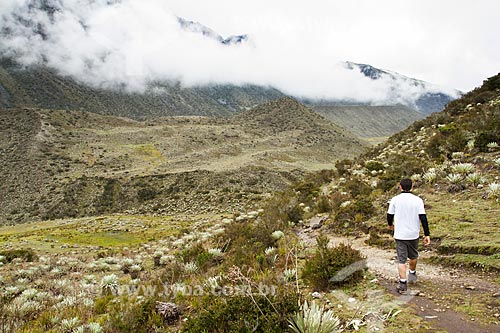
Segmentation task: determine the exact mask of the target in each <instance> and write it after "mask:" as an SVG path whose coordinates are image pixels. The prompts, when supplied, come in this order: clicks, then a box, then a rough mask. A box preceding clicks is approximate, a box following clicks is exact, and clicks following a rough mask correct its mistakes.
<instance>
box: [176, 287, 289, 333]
mask: <svg viewBox="0 0 500 333" xmlns="http://www.w3.org/2000/svg"><path fill="white" fill-rule="evenodd" d="M280 289H283V290H282V291H280ZM296 311H298V294H297V293H296V292H295V291H293V290H288V289H286V288H283V287H282V288H278V293H277V294H276V295H274V296H273V295H267V296H264V295H253V296H252V297H250V296H249V295H236V296H233V297H222V296H220V297H213V296H209V297H205V298H203V300H202V302H201V304H200V305H199V306H198V309H197V313H196V315H193V316H190V317H189V319H188V321H187V322H186V325H185V326H184V329H183V332H190V333H197V332H248V333H250V332H262V333H267V332H284V331H286V329H287V326H288V321H287V320H288V318H289V316H291V315H292V314H293V313H295V312H296Z"/></svg>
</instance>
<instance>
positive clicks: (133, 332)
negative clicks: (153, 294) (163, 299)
mask: <svg viewBox="0 0 500 333" xmlns="http://www.w3.org/2000/svg"><path fill="white" fill-rule="evenodd" d="M106 313H107V314H108V315H109V317H108V318H109V319H108V322H107V323H106V326H107V327H105V329H104V331H105V332H123V333H127V332H130V333H148V332H158V331H160V329H162V328H164V326H165V323H164V319H163V317H162V316H161V315H160V314H158V313H157V310H156V301H155V300H154V299H152V298H144V299H143V300H136V299H128V298H126V297H123V298H121V299H116V300H115V301H114V302H110V303H108V307H107V311H106Z"/></svg>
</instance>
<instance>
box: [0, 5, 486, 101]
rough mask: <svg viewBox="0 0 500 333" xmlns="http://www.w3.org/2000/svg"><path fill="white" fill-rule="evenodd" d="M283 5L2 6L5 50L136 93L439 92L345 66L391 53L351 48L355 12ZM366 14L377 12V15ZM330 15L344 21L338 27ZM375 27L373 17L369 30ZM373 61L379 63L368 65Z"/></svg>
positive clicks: (404, 97) (376, 96)
mask: <svg viewBox="0 0 500 333" xmlns="http://www.w3.org/2000/svg"><path fill="white" fill-rule="evenodd" d="M183 1H184V0H183ZM267 3H268V2H267ZM364 3H368V2H364ZM277 4H278V5H283V6H282V7H280V6H278V5H276V4H275V5H272V4H269V5H268V7H270V8H271V9H270V10H267V11H266V10H265V9H264V8H266V6H265V4H264V3H263V2H262V1H256V2H255V5H253V4H252V5H250V3H247V4H246V5H245V6H246V7H248V8H246V7H245V6H243V5H242V7H239V8H235V7H234V2H227V1H215V3H214V4H208V3H203V4H199V2H198V4H195V3H194V2H193V1H188V0H185V1H184V2H176V1H164V0H142V1H140V0H122V1H119V0H115V1H111V0H45V1H41V0H38V1H35V0H2V3H1V4H0V15H1V20H0V29H1V31H2V35H3V36H2V39H1V41H0V50H1V51H2V52H3V53H4V54H5V55H8V56H12V57H14V58H15V59H17V60H18V61H19V62H20V63H21V64H23V65H26V66H29V65H35V64H39V63H42V62H43V63H45V64H46V65H47V66H50V67H52V68H55V69H57V70H58V71H59V72H60V73H61V74H63V75H70V76H72V77H74V78H75V79H77V80H80V81H82V82H85V83H87V84H90V85H93V86H96V87H104V88H114V87H117V86H119V87H123V88H125V89H128V90H130V91H144V90H145V89H147V87H148V85H149V84H150V83H152V82H158V81H165V80H167V81H180V82H181V84H182V85H184V86H196V85H204V84H211V83H217V84H224V83H230V84H235V85H242V84H258V85H267V86H273V87H276V88H278V89H280V90H282V91H284V92H286V93H289V94H292V95H295V96H301V97H308V98H326V99H353V100H358V101H365V102H372V103H375V104H384V103H387V101H391V102H402V103H404V102H406V101H409V100H414V99H415V98H416V97H418V96H419V94H422V93H423V92H424V91H428V90H429V89H431V90H435V91H439V90H441V88H439V87H437V86H425V87H424V86H414V85H413V84H412V83H411V82H409V81H408V82H406V81H404V80H402V81H401V80H399V81H398V83H397V84H398V85H400V87H402V88H403V89H399V90H397V91H395V89H394V88H395V86H394V85H395V82H394V80H393V79H392V78H391V77H390V76H386V77H384V78H382V79H381V80H371V79H369V78H367V77H365V76H363V75H361V74H360V73H359V72H357V71H353V70H348V69H346V67H345V64H344V63H342V62H341V61H342V60H345V59H347V60H354V61H360V62H364V60H363V59H362V57H361V56H360V55H359V54H361V53H362V52H361V51H360V52H359V54H354V53H352V52H349V47H352V48H353V49H356V47H358V46H359V45H358V46H356V47H354V46H353V45H357V44H363V43H365V44H367V45H368V47H369V48H375V47H376V44H377V43H381V45H382V47H385V46H386V45H385V44H384V43H385V42H384V41H383V40H382V39H381V41H377V40H372V39H370V35H369V33H368V32H366V40H356V41H353V36H359V35H360V31H359V29H360V27H358V26H356V25H354V24H352V23H350V22H349V21H348V18H349V17H353V14H357V13H355V12H354V11H355V10H356V8H355V6H352V5H350V6H349V7H348V8H347V10H349V11H351V12H348V13H347V14H348V15H339V14H338V12H341V11H342V10H346V7H341V6H338V5H329V6H331V7H328V8H322V7H321V6H319V7H318V8H317V7H316V6H314V5H307V6H305V5H293V4H290V5H289V6H286V5H287V4H288V2H287V3H283V2H282V1H278V2H277ZM210 6H212V7H210ZM194 8H198V10H193V9H194ZM224 8H226V9H227V14H230V15H229V16H228V17H230V18H229V19H226V20H224V19H221V17H224V15H222V14H221V12H222V11H223V10H224ZM325 9H328V10H325ZM365 9H371V10H373V11H375V12H376V13H378V12H379V9H378V8H377V7H376V6H374V5H370V6H368V7H366V6H365ZM399 9H400V8H399ZM399 9H398V5H396V3H395V8H393V10H392V11H389V12H388V13H387V14H386V15H394V16H393V17H392V19H393V20H392V21H390V22H393V23H401V24H407V25H408V23H405V22H406V21H405V20H404V18H405V17H397V16H396V15H395V14H396V13H397V12H398V10H399ZM174 10H175V12H174ZM191 12H192V13H194V16H197V15H198V16H200V18H201V19H204V18H205V19H206V20H207V22H203V21H202V20H200V21H201V23H203V24H207V25H210V24H211V23H213V24H214V25H215V26H214V27H213V28H214V30H216V31H218V29H219V28H220V30H221V31H222V32H223V33H224V34H225V36H224V37H227V35H228V34H236V33H248V34H249V35H250V40H249V41H248V42H246V43H242V44H239V45H233V46H229V47H228V46H226V45H222V44H221V43H220V42H218V41H216V40H214V39H210V38H207V37H205V36H203V35H201V34H199V33H193V32H189V31H186V30H183V29H182V28H181V27H180V25H179V23H178V20H177V15H183V16H184V15H187V14H189V13H191ZM204 14H205V16H204ZM329 15H332V16H333V17H335V18H336V19H338V21H335V20H333V22H332V20H331V19H330V18H329ZM344 16H346V17H347V18H342V17H344ZM362 17H368V18H370V16H369V15H368V16H366V15H362ZM186 18H187V19H197V17H194V18H193V17H186ZM389 19H390V18H389ZM376 21H377V22H378V20H376V18H374V17H371V18H370V19H369V20H368V23H374V22H376ZM357 22H358V21H357ZM378 23H380V25H381V26H377V27H376V28H374V29H375V30H378V31H385V32H386V33H387V31H388V30H391V29H394V27H390V24H389V23H388V21H387V20H381V21H380V22H378ZM410 25H411V24H410ZM231 27H234V30H237V31H234V30H233V31H231ZM364 27H367V25H364ZM381 29H382V30H381ZM422 38H424V37H422ZM387 48H388V50H390V48H389V47H387ZM360 50H361V49H360ZM387 57H388V58H393V57H395V56H394V54H388V55H387ZM370 59H375V60H376V59H379V58H377V56H371V57H367V60H370ZM397 60H398V61H399V62H400V63H403V60H401V59H397ZM366 62H368V61H366ZM380 63H384V62H383V61H380ZM395 63H398V62H397V61H396V62H395ZM410 66H411V64H410ZM402 67H404V66H402ZM388 68H390V67H388ZM444 70H445V71H446V70H447V71H450V70H449V69H448V68H444ZM410 74H412V73H411V71H410ZM415 74H418V71H415ZM492 74H494V73H492ZM403 91H404V93H402V92H403ZM449 92H451V91H449ZM405 104H406V103H405Z"/></svg>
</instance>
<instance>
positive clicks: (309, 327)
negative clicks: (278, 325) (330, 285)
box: [289, 301, 341, 333]
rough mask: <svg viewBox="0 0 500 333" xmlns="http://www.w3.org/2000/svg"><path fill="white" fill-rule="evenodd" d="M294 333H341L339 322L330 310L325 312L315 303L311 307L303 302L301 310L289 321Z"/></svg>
mask: <svg viewBox="0 0 500 333" xmlns="http://www.w3.org/2000/svg"><path fill="white" fill-rule="evenodd" d="M289 322H290V324H289V327H290V328H291V329H292V331H293V332H295V333H336V332H341V328H340V320H339V318H338V317H336V316H335V315H334V313H333V311H332V310H325V308H324V307H321V306H319V305H318V304H317V303H316V302H315V301H312V302H311V305H309V304H308V303H307V301H304V305H303V306H302V307H301V310H300V311H299V312H297V313H296V314H295V316H293V318H292V319H291V320H290V321H289Z"/></svg>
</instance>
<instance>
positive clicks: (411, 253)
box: [396, 238, 419, 264]
mask: <svg viewBox="0 0 500 333" xmlns="http://www.w3.org/2000/svg"><path fill="white" fill-rule="evenodd" d="M418 241H419V239H418V238H417V239H413V240H400V239H396V253H397V255H398V263H400V264H406V260H407V259H408V258H409V259H417V258H418Z"/></svg>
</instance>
